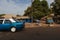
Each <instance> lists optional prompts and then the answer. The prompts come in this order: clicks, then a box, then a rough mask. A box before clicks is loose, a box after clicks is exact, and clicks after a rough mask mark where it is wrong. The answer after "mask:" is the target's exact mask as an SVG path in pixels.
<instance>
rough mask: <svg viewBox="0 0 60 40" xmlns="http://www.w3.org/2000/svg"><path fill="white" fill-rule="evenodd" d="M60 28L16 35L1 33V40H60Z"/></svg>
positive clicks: (42, 29) (33, 29)
mask: <svg viewBox="0 0 60 40" xmlns="http://www.w3.org/2000/svg"><path fill="white" fill-rule="evenodd" d="M59 39H60V28H59V27H57V28H43V27H37V28H31V29H24V30H23V31H19V32H16V33H11V32H7V31H5V32H4V31H3V32H0V40H59Z"/></svg>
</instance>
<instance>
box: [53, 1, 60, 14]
mask: <svg viewBox="0 0 60 40" xmlns="http://www.w3.org/2000/svg"><path fill="white" fill-rule="evenodd" d="M54 2H55V5H54V7H53V9H54V13H55V15H60V0H55V1H54Z"/></svg>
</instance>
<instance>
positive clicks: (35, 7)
mask: <svg viewBox="0 0 60 40" xmlns="http://www.w3.org/2000/svg"><path fill="white" fill-rule="evenodd" d="M48 12H49V7H48V3H47V1H46V0H42V1H40V0H34V1H33V2H32V5H31V7H28V8H27V10H25V14H24V15H25V16H27V15H28V16H33V18H34V19H40V18H41V17H43V16H46V15H48Z"/></svg>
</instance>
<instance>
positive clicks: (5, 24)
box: [3, 20, 12, 30]
mask: <svg viewBox="0 0 60 40" xmlns="http://www.w3.org/2000/svg"><path fill="white" fill-rule="evenodd" d="M3 25H4V29H6V30H7V29H9V28H10V27H11V26H12V23H11V21H10V20H5V21H4V24H3Z"/></svg>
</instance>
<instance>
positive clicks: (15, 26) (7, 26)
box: [0, 18, 24, 32]
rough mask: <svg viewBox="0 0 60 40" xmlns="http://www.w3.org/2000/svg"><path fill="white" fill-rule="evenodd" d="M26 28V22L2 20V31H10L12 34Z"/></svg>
mask: <svg viewBox="0 0 60 40" xmlns="http://www.w3.org/2000/svg"><path fill="white" fill-rule="evenodd" d="M23 28H24V22H18V21H16V20H14V19H12V18H10V19H0V30H10V31H11V32H16V31H17V30H21V29H23Z"/></svg>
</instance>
